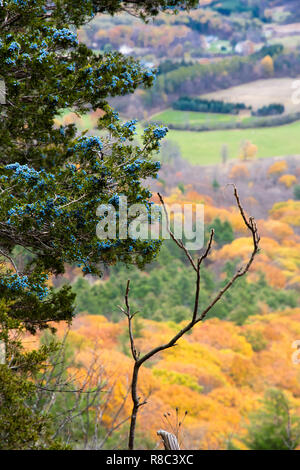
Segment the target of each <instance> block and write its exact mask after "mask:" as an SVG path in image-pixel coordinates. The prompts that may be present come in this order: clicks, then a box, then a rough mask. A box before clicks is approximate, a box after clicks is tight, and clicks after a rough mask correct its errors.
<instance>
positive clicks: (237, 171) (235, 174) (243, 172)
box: [229, 165, 250, 179]
mask: <svg viewBox="0 0 300 470" xmlns="http://www.w3.org/2000/svg"><path fill="white" fill-rule="evenodd" d="M249 176H250V173H249V170H248V168H247V167H246V165H234V166H233V167H232V168H231V170H230V173H229V178H231V179H242V178H244V179H246V178H248V177H249Z"/></svg>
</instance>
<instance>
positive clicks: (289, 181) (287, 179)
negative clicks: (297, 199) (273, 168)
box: [278, 175, 297, 188]
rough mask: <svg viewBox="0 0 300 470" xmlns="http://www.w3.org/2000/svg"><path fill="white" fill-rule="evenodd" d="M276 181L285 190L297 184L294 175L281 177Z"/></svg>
mask: <svg viewBox="0 0 300 470" xmlns="http://www.w3.org/2000/svg"><path fill="white" fill-rule="evenodd" d="M278 181H279V183H282V184H284V185H285V186H286V187H287V188H290V187H291V186H293V185H294V184H296V183H297V178H296V176H295V175H282V176H281V177H280V178H279V180H278Z"/></svg>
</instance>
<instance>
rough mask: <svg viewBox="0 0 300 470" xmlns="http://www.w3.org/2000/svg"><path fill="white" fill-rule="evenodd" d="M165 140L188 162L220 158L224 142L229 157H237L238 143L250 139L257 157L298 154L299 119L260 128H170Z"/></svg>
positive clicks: (207, 161)
mask: <svg viewBox="0 0 300 470" xmlns="http://www.w3.org/2000/svg"><path fill="white" fill-rule="evenodd" d="M167 138H168V139H169V140H171V141H173V142H176V143H177V144H178V146H179V147H180V150H181V153H182V156H183V158H185V159H186V160H188V161H189V162H190V163H192V164H195V165H196V164H198V165H209V164H214V163H220V162H221V148H222V145H223V144H226V145H227V146H228V150H229V158H230V159H231V158H237V157H238V155H239V149H240V146H241V143H242V142H243V141H245V140H250V141H251V142H252V143H253V144H255V145H257V147H258V158H267V157H277V156H282V157H284V156H287V155H300V122H299V121H298V122H294V123H293V124H289V125H286V126H280V127H268V128H260V129H245V130H227V131H210V132H185V131H176V130H170V131H169V133H168V137H167Z"/></svg>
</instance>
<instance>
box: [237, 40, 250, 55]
mask: <svg viewBox="0 0 300 470" xmlns="http://www.w3.org/2000/svg"><path fill="white" fill-rule="evenodd" d="M254 51H255V44H254V42H252V41H243V42H239V43H237V45H236V46H235V52H236V53H237V54H241V55H245V56H246V55H251V54H253V52H254Z"/></svg>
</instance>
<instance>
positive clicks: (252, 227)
mask: <svg viewBox="0 0 300 470" xmlns="http://www.w3.org/2000/svg"><path fill="white" fill-rule="evenodd" d="M233 187H234V196H235V199H236V203H237V206H238V208H239V211H240V214H241V217H242V219H243V221H244V223H245V225H246V227H247V228H248V229H249V231H250V232H251V235H252V240H253V250H252V253H251V255H250V258H249V260H248V262H247V263H246V265H245V266H244V267H243V268H240V269H239V270H238V271H237V272H236V273H235V274H234V275H233V277H232V278H231V279H230V280H229V281H228V283H227V284H226V285H225V286H224V287H223V289H221V290H220V291H219V293H218V294H217V295H216V297H215V298H214V299H213V300H212V301H211V302H210V304H209V305H208V306H207V307H206V308H205V309H204V310H202V312H201V313H200V315H199V314H198V310H199V296H200V283H201V276H200V270H201V265H202V263H203V261H204V260H205V259H206V258H207V257H208V255H209V254H210V252H211V248H212V243H213V238H214V230H212V231H211V233H210V238H209V241H208V244H207V247H206V249H205V251H204V253H203V254H202V255H201V256H199V257H198V259H197V263H196V264H195V262H194V260H193V259H192V257H191V255H190V253H189V252H188V251H187V249H186V248H185V246H184V245H183V243H182V241H181V240H177V239H176V237H175V235H174V234H173V232H172V231H171V229H170V225H169V219H168V213H167V209H166V206H165V204H164V201H163V198H162V196H161V195H160V194H158V197H159V199H160V201H161V204H162V206H163V209H164V212H165V216H166V220H167V229H168V233H169V234H170V236H171V238H172V240H173V241H174V242H175V243H176V245H177V246H178V247H179V248H180V249H182V250H183V251H184V253H185V254H186V256H187V259H188V260H189V262H190V264H191V265H192V267H193V269H194V270H195V271H196V288H195V302H194V310H193V314H192V318H191V320H190V322H189V323H188V324H187V325H186V326H185V327H184V328H182V329H181V330H180V331H179V332H178V333H177V334H176V335H175V336H173V338H171V339H170V341H168V342H167V343H166V344H162V345H160V346H157V347H155V348H153V349H152V350H151V351H149V352H147V353H146V354H144V355H143V356H142V357H140V355H139V354H137V353H136V349H135V346H134V337H133V333H132V318H133V315H131V313H130V305H129V290H130V289H129V286H130V281H128V282H127V288H126V293H125V305H126V310H125V309H122V308H121V310H122V312H123V313H124V314H125V315H126V316H127V318H128V327H129V338H130V344H131V352H132V357H133V359H134V367H133V373H132V381H131V397H132V402H133V408H132V412H131V422H130V431H129V441H128V448H129V450H133V449H134V440H135V428H136V420H137V414H138V410H139V408H140V407H141V406H142V405H144V404H145V401H144V402H140V399H139V397H138V392H137V385H138V375H139V370H140V367H141V366H142V365H143V364H144V362H146V361H148V360H149V359H150V358H151V357H153V356H155V355H156V354H157V353H159V352H161V351H164V350H166V349H169V348H171V347H173V346H175V345H176V343H177V341H178V340H179V339H180V338H181V337H182V336H184V334H185V333H187V332H188V331H190V330H191V329H192V328H193V327H194V326H195V325H196V324H197V323H199V322H201V321H202V320H204V318H205V317H206V315H207V314H208V312H209V311H210V310H211V309H212V308H213V307H214V305H215V304H216V303H217V302H219V300H220V299H221V298H222V297H223V295H224V294H225V292H227V291H228V289H230V287H231V286H232V285H233V284H234V283H235V281H236V280H237V279H238V278H240V277H242V276H244V275H245V274H246V273H247V272H248V271H249V269H250V267H251V265H252V263H253V261H254V258H255V256H256V254H257V253H258V252H259V241H260V237H259V234H258V230H257V226H256V222H255V220H254V218H253V217H249V219H248V218H247V216H246V214H245V211H244V209H243V206H242V204H241V202H240V198H239V195H238V192H237V189H236V187H235V186H234V185H233ZM164 436H165V434H164Z"/></svg>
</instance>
